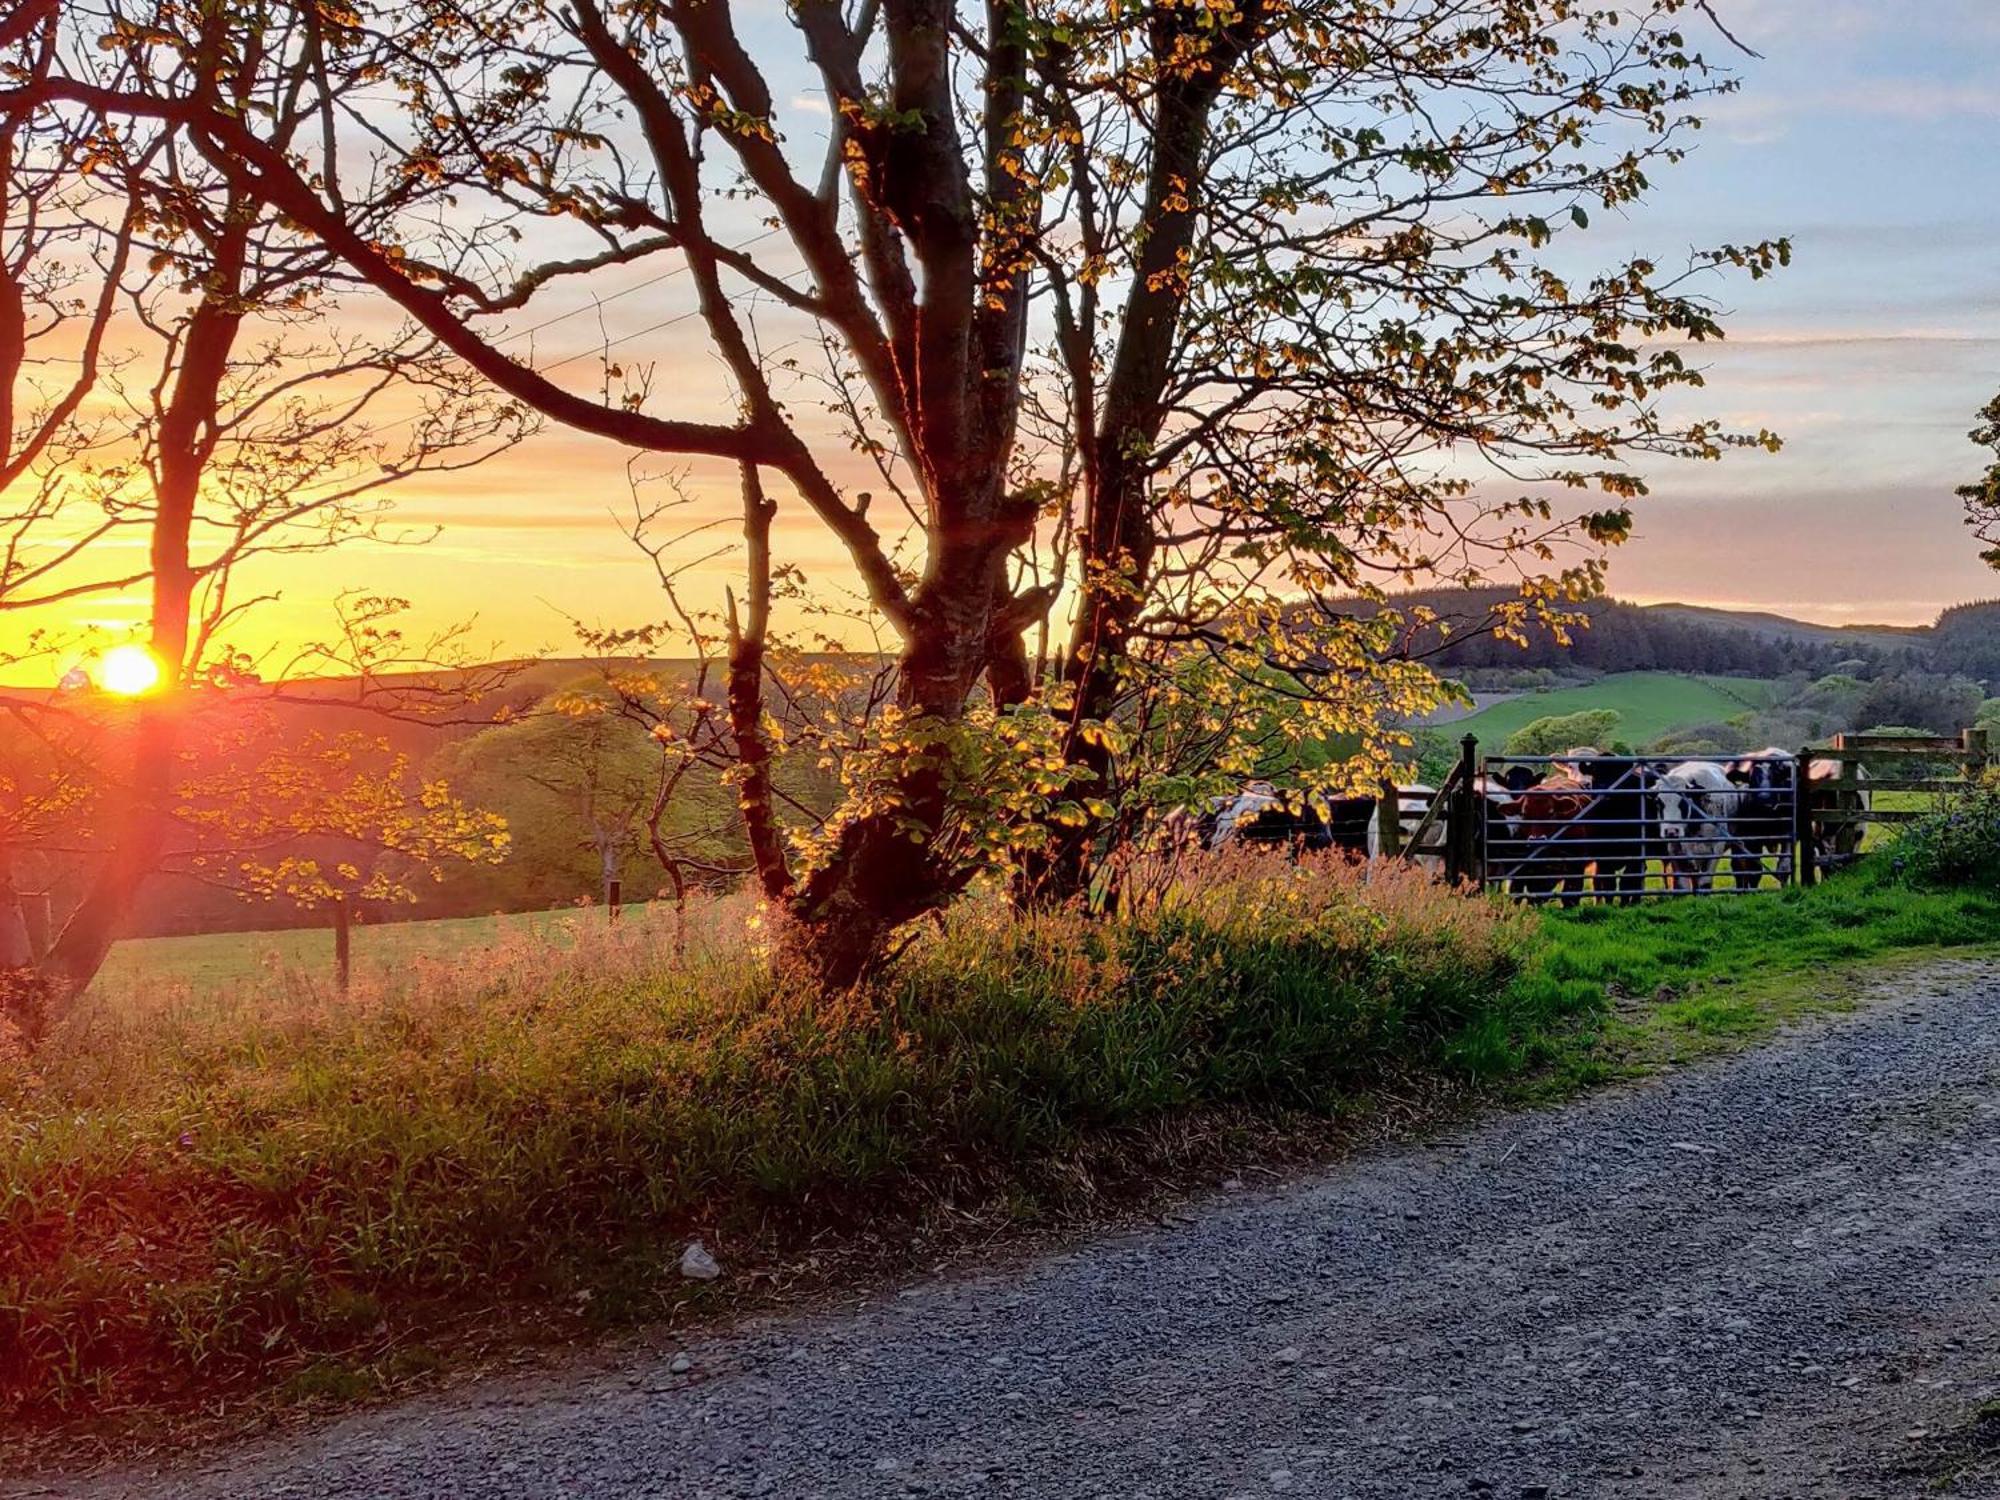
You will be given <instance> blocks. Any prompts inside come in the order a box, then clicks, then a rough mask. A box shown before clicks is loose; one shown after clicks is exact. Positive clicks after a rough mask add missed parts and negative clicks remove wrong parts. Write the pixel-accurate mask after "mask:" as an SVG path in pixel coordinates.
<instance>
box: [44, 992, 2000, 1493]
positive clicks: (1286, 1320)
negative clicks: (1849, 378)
mask: <svg viewBox="0 0 2000 1500" xmlns="http://www.w3.org/2000/svg"><path fill="white" fill-rule="evenodd" d="M1996 1293H2000V965H1995V964H1991V963H1979V962H1973V961H1964V962H1957V963H1948V964H1941V965H1939V966H1936V967H1934V968H1929V969H1926V970H1924V971H1922V972H1920V973H1916V974H1914V975H1911V974H1905V975H1903V976H1901V977H1899V978H1898V979H1897V980H1896V981H1895V991H1894V993H1884V994H1880V995H1876V996H1873V997H1871V998H1870V999H1869V1001H1868V1003H1867V1004H1865V1005H1864V1006H1863V1008H1862V1009H1861V1010H1860V1011H1858V1012H1857V1013H1854V1014H1850V1015H1846V1016H1842V1017H1838V1018H1833V1019H1829V1020H1824V1021H1820V1022H1815V1023H1812V1024H1811V1025H1808V1026H1806V1027H1804V1028H1801V1029H1800V1030H1798V1031H1796V1032H1794V1033H1792V1034H1790V1035H1788V1036H1787V1037H1785V1038H1782V1039H1780V1040H1778V1041H1776V1042H1774V1043H1772V1044H1770V1045H1767V1046H1764V1047H1762V1048H1760V1049H1758V1050H1755V1051H1752V1052H1749V1053H1746V1054H1744V1055H1741V1056H1738V1057H1735V1058H1732V1059H1727V1060H1722V1061H1718V1062H1714V1063H1711V1064H1706V1065H1702V1066H1699V1067H1695V1068H1690V1069H1687V1070H1685V1071H1682V1072H1679V1073H1676V1074H1673V1075H1671V1076H1667V1077H1665V1078H1662V1079H1658V1080H1655V1081H1652V1082H1649V1083H1646V1084H1642V1085H1637V1086H1632V1087H1627V1088H1621V1089H1617V1090H1613V1091H1610V1092H1607V1093H1604V1094H1600V1095H1597V1096H1595V1097H1593V1098H1590V1099H1587V1100H1585V1101H1582V1102H1580V1103H1577V1104H1574V1105H1571V1106H1568V1107H1565V1108H1563V1109H1561V1110H1552V1111H1547V1112H1542V1113H1534V1114H1520V1115H1512V1116H1503V1117H1496V1118H1493V1119H1491V1120H1489V1121H1487V1122H1485V1123H1483V1124H1481V1125H1479V1126H1478V1127H1476V1128H1471V1129H1465V1130H1461V1131H1460V1132H1459V1133H1458V1134H1457V1135H1456V1136H1454V1137H1453V1138H1451V1139H1449V1140H1438V1141H1433V1142H1430V1143H1429V1144H1427V1145H1422V1146H1413V1147H1406V1148H1398V1149H1393V1150H1382V1151H1379V1152H1374V1153H1371V1154H1369V1155H1366V1156H1364V1157H1363V1158H1361V1159H1359V1160H1357V1161H1354V1162H1351V1163H1348V1164H1346V1165H1342V1166H1338V1167H1334V1168H1330V1169H1327V1170H1325V1171H1324V1172H1322V1173H1319V1174H1316V1175H1314V1176H1312V1177H1310V1178H1308V1179H1304V1180H1299V1181H1296V1182H1291V1183H1288V1184H1285V1185H1283V1186H1279V1187H1274V1188H1269V1189H1254V1190H1239V1191H1235V1192H1227V1191H1225V1192H1219V1193H1218V1194H1217V1195H1216V1196H1215V1197H1214V1198H1213V1199H1212V1200H1210V1201H1207V1202H1203V1203H1199V1204H1195V1205H1191V1206H1190V1207H1189V1208H1188V1209H1187V1210H1186V1211H1185V1212H1184V1213H1183V1214H1179V1215H1174V1216H1170V1222H1166V1223H1163V1224H1161V1225H1159V1226H1157V1227H1152V1228H1148V1229H1145V1230H1143V1231H1139V1232H1128V1233H1123V1234H1119V1235H1116V1236H1113V1237H1109V1238H1105V1239H1102V1240H1100V1241H1097V1242H1094V1243H1091V1244H1089V1245H1088V1246H1086V1247H1083V1248H1080V1249H1077V1250H1075V1251H1073V1252H1072V1253H1069V1254H1062V1255H1057V1256H1055V1257H1053V1258H1049V1259H1045V1260H1041V1261H1038V1262H1035V1263H1034V1264H1032V1265H1029V1266H1025V1267H1024V1266H1015V1267H1011V1268H1008V1269H1006V1270H1003V1271H995V1272H992V1273H990V1274H987V1275H983V1276H974V1277H965V1276H960V1277H957V1278H952V1279H946V1280H938V1281H931V1282H926V1283H923V1284H920V1285H917V1286H913V1287H910V1288H908V1289H906V1290H904V1291H903V1292H901V1293H900V1294H898V1295H894V1296H888V1297H885V1298H880V1299H877V1300H875V1301H873V1302H870V1303H866V1304H862V1305H858V1306H852V1307H848V1308H844V1309H842V1310H840V1311H837V1312H831V1313H826V1314H823V1315H819V1316H815V1317H811V1318H800V1319H777V1320H771V1321H767V1322H762V1323H758V1324H755V1325H752V1326H750V1327H748V1328H745V1329H741V1330H739V1331H737V1332H735V1333H732V1334H729V1335H726V1336H716V1337H714V1338H712V1339H710V1340H706V1341H700V1342H697V1343H695V1344H693V1345H691V1346H690V1347H689V1348H688V1349H687V1350H686V1351H685V1354H686V1357H687V1359H688V1360H689V1361H690V1362H691V1364H690V1367H689V1368H687V1369H685V1370H684V1371H682V1372H681V1373H675V1371H674V1365H673V1354H674V1351H672V1350H662V1351H653V1352H648V1353H645V1354H638V1353H632V1354H629V1355H627V1356H624V1357H621V1358H620V1359H617V1360H613V1361H609V1362H606V1361H599V1362H597V1363H595V1364H593V1365H591V1366H590V1367H589V1368H588V1369H587V1370H582V1371H578V1372H575V1373H572V1374H570V1375H568V1376H567V1377H555V1376H550V1375H546V1374H544V1375H539V1376H536V1377H534V1378H532V1379H527V1380H521V1381H515V1382H511V1383H499V1384H494V1385H488V1386H479V1387H468V1388H466V1389H461V1390H457V1391H453V1392H449V1393H446V1394H442V1395H439V1396H437V1397H434V1398H431V1399H428V1400H423V1401H418V1402H414V1403H411V1404H408V1405H405V1406H401V1407H398V1408H393V1409H388V1410H383V1411H379V1412H374V1413H368V1414H363V1415H359V1416H354V1417H351V1418H348V1419H345V1420H341V1421H338V1422H336V1423H334V1424H332V1425H330V1426H328V1427H326V1428H324V1429H323V1430H322V1431H320V1432H319V1433H317V1434H316V1435H313V1436H310V1437H292V1438H287V1439H285V1440H284V1441H283V1442H282V1443H279V1442H276V1441H272V1442H267V1443H265V1444H263V1445H261V1446H255V1447H252V1448H249V1449H246V1450H240V1451H237V1452H234V1453H231V1454H229V1455H228V1456H226V1457H224V1458H222V1459H220V1460H219V1461H217V1462H214V1463H212V1464H211V1465H210V1466H209V1467H207V1468H197V1469H193V1470H186V1469H184V1470H179V1471H172V1472H169V1473H168V1474H166V1475H140V1474H125V1475H121V1476H115V1477H111V1478H100V1479H98V1480H96V1481H93V1482H90V1483H87V1484H71V1485H57V1486H54V1487H53V1488H49V1487H48V1486H47V1485H46V1482H45V1484H44V1487H43V1489H42V1490H40V1491H34V1490H30V1491H24V1492H23V1493H54V1494H61V1495H63V1496H65V1497H69V1496H77V1497H108V1496H114V1495H133V1496H139V1495H144V1496H147V1497H159V1496H175V1497H180V1496H185V1497H199V1500H224V1497H230V1500H236V1497H242V1500H250V1497H256V1500H273V1497H278V1496H292V1497H301V1496H341V1497H354V1500H392V1497H414V1496H424V1497H431V1496H436V1497H446V1496H449V1497H454V1500H488V1497H491V1500H502V1497H505V1500H514V1497H530V1496H532V1497H554V1496H568V1497H576V1500H623V1497H640V1496H644V1497H648V1500H683V1497H685V1500H695V1497H723V1496H750V1495H771V1496H781V1497H805V1496H828V1497H833V1496H871V1497H873V1496H898V1495H925V1496H958V1495H976V1496H1001V1495H1030V1496H1059V1497H1087V1496H1088V1497H1095V1496H1102V1497H1107V1500H1109V1497H1118V1500H1143V1497H1155V1500H1168V1497H1179V1496H1203V1497H1207V1496H1213V1497H1218V1500H1221V1497H1231V1496H1242V1497H1250V1496H1266V1495H1279V1494H1283V1495H1301V1496H1329V1497H1331V1496H1353V1497H1385V1500H1386V1497H1396V1500H1409V1497H1432V1496H1461V1495H1463V1496H1476V1497H1492V1500H1540V1497H1544V1496H1546V1497H1549V1500H1561V1497H1577V1496H1611V1497H1620V1496H1634V1497H1636V1496H1690V1497H1702V1500H1719V1497H1730V1500H1735V1497H1779V1496H1788V1497H1805V1496H1826V1497H1861V1496H1878V1497H1887V1496H1901V1495H1917V1494H1931V1493H1936V1492H1938V1490H1939V1488H1940V1487H1943V1489H1944V1491H1945V1492H1946V1493H1953V1494H1960V1495H1976V1496H1984V1497H1989V1500H1990V1497H1993V1496H1996V1495H2000V1463H1996V1456H1997V1455H2000V1447H1995V1446H1993V1445H1992V1439H1993V1432H1994V1429H1995V1428H2000V1419H1996V1418H1994V1417H1992V1416H1991V1415H1989V1416H1988V1417H1986V1418H1984V1419H1982V1420H1980V1421H1978V1422H1975V1421H1974V1420H1973V1414H1974V1412H1975V1410H1976V1409H1977V1408H1979V1407H1980V1405H1981V1403H1982V1402H1985V1401H1988V1400H1990V1399H1991V1398H1992V1397H1993V1396H1994V1395H1995V1394H1996V1392H2000V1301H1996Z"/></svg>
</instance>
